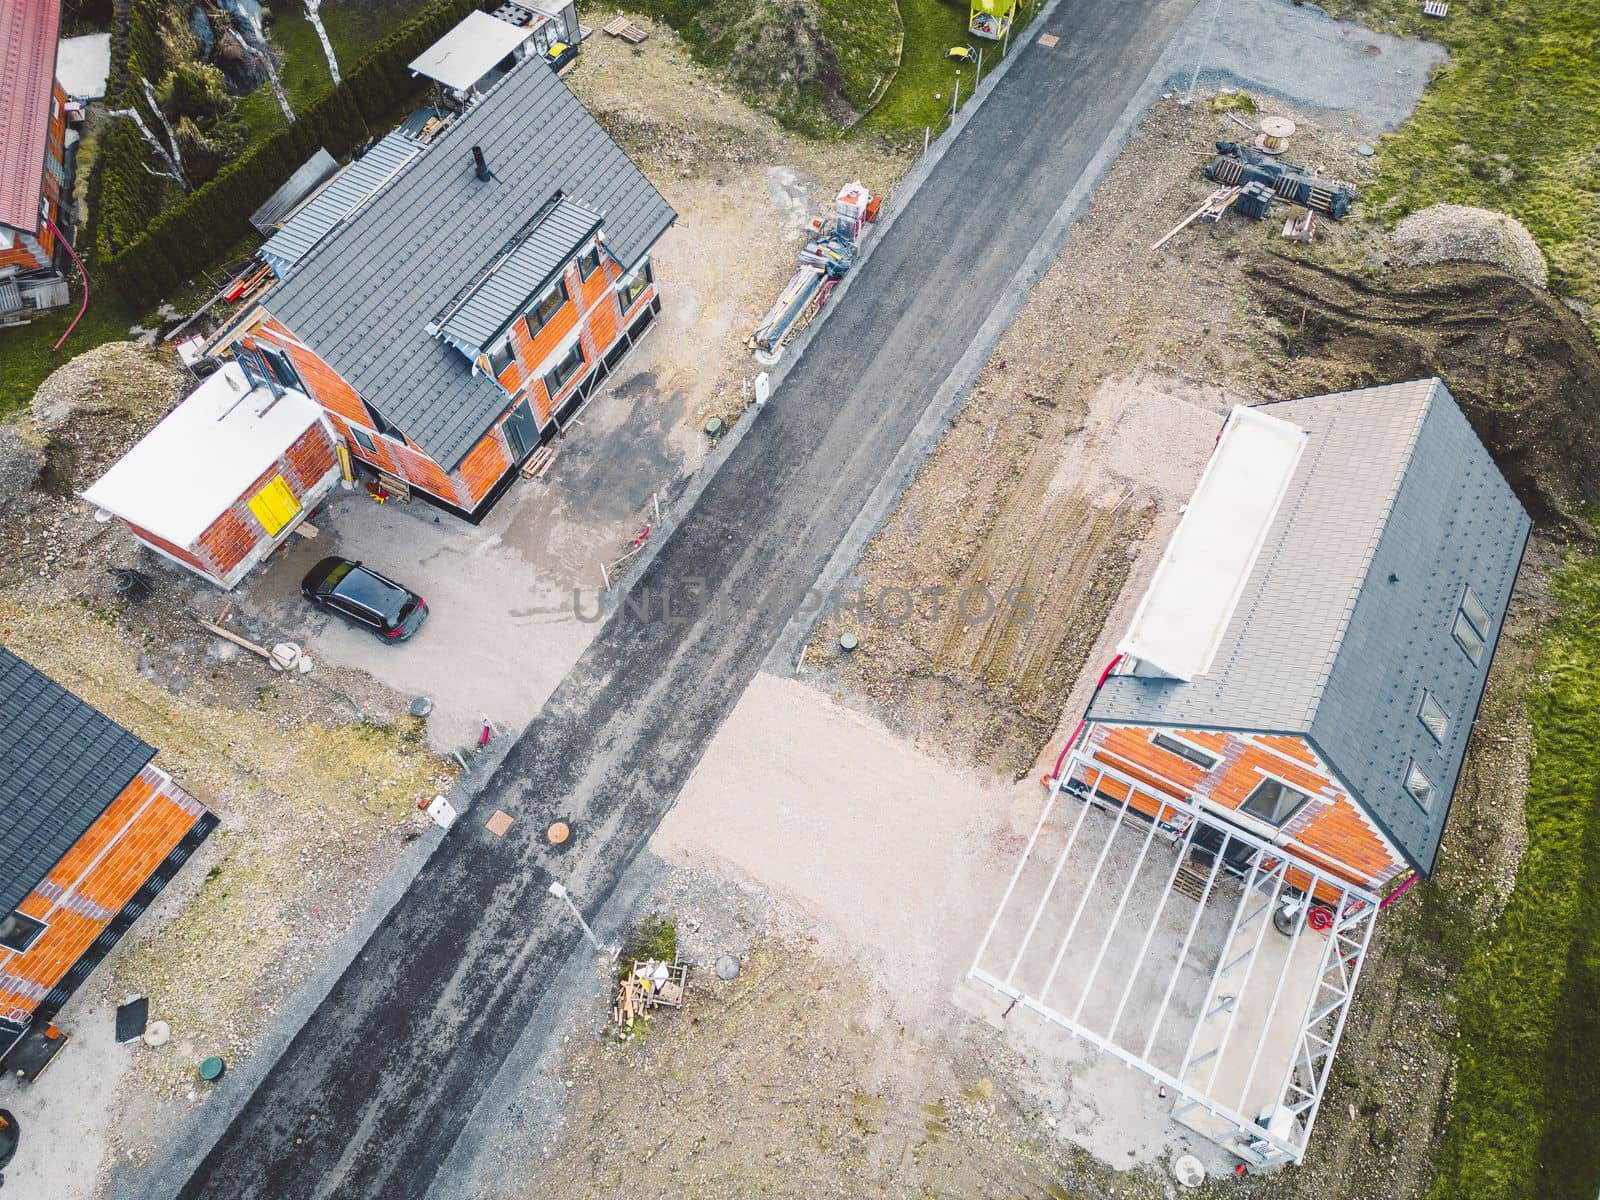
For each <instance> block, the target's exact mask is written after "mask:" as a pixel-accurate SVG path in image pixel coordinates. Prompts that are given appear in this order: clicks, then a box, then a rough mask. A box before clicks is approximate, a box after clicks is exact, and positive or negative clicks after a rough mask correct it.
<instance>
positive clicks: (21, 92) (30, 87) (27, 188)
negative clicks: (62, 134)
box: [0, 0, 61, 233]
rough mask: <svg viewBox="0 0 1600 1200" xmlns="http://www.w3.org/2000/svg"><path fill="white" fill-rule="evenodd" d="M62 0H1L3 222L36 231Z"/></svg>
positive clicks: (0, 202) (0, 197)
mask: <svg viewBox="0 0 1600 1200" xmlns="http://www.w3.org/2000/svg"><path fill="white" fill-rule="evenodd" d="M60 27H61V0H5V3H4V4H0V224H5V225H10V226H11V227H12V228H14V229H21V230H25V231H26V232H28V233H34V232H36V231H37V230H38V228H39V193H40V190H41V189H42V188H43V186H44V155H45V147H46V146H47V145H48V138H49V127H50V93H51V90H52V88H53V86H54V84H55V78H56V74H55V72H56V34H57V32H58V31H59V29H60Z"/></svg>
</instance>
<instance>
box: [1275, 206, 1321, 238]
mask: <svg viewBox="0 0 1600 1200" xmlns="http://www.w3.org/2000/svg"><path fill="white" fill-rule="evenodd" d="M1316 232H1317V214H1316V213H1314V212H1312V211H1311V210H1310V209H1309V208H1303V209H1301V210H1300V212H1299V213H1298V214H1290V216H1289V217H1288V219H1287V220H1285V221H1284V223H1283V236H1284V237H1286V238H1288V239H1289V240H1290V241H1292V242H1309V241H1310V240H1311V238H1312V236H1313V235H1314V234H1315V233H1316Z"/></svg>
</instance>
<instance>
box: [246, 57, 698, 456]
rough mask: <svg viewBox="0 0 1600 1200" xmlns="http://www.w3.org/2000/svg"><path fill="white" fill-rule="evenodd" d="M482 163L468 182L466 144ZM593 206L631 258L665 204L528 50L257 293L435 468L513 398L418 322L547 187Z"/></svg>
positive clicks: (511, 232)
mask: <svg viewBox="0 0 1600 1200" xmlns="http://www.w3.org/2000/svg"><path fill="white" fill-rule="evenodd" d="M473 146H481V147H482V148H483V151H484V154H485V156H486V158H487V159H488V165H489V169H490V171H491V172H492V177H491V179H490V180H489V181H488V182H484V181H481V180H479V179H478V178H477V175H476V173H475V171H474V168H473V160H472V147H473ZM558 191H559V192H561V193H563V194H564V195H566V196H569V197H571V198H573V199H574V200H577V201H581V202H582V203H583V204H585V205H586V206H588V207H589V208H591V209H593V210H594V211H596V212H599V213H601V214H602V215H603V217H604V220H605V239H606V245H607V246H608V248H609V249H610V251H611V253H612V254H614V255H615V256H616V258H617V259H618V260H619V261H621V262H623V263H625V264H628V265H630V266H631V265H632V264H634V263H635V262H637V261H638V260H639V259H641V258H642V257H643V256H644V255H645V253H646V252H647V251H648V250H649V249H650V247H651V246H652V245H653V244H654V243H655V241H656V239H657V238H659V237H660V236H661V234H662V233H664V232H665V231H666V230H667V227H668V226H670V225H671V224H672V222H673V220H674V219H675V216H676V214H674V213H673V211H672V208H671V207H670V206H669V205H668V204H667V202H666V200H664V199H663V198H662V196H661V194H660V193H659V192H657V191H656V189H655V188H654V187H652V186H651V184H650V181H649V180H647V179H646V178H645V177H644V175H643V174H642V173H641V172H640V171H639V169H638V167H636V166H634V165H633V163H632V162H631V161H630V160H629V159H628V156H627V155H626V154H625V153H623V151H622V148H621V147H619V146H618V145H617V144H616V143H615V142H613V141H612V140H611V138H610V137H609V136H608V135H607V134H606V132H605V130H604V129H602V128H601V127H600V124H599V122H597V121H596V120H595V119H594V117H593V116H591V115H590V113H589V111H588V110H587V109H586V108H584V106H583V104H582V103H581V102H580V101H579V100H578V98H577V97H576V96H574V95H573V94H572V93H571V92H570V91H568V90H567V85H566V84H564V83H563V82H561V80H560V79H559V78H558V77H557V76H556V73H555V72H554V71H552V70H551V69H550V68H549V66H548V65H547V64H546V63H545V62H544V61H543V60H542V59H538V58H531V59H528V60H527V61H525V62H524V63H522V64H521V65H519V66H518V67H516V68H515V69H514V70H512V71H511V72H510V73H509V74H507V75H506V76H505V77H504V78H502V79H501V80H500V81H499V82H498V83H496V84H495V85H494V86H493V87H492V88H490V89H489V91H488V93H487V94H486V95H485V96H484V98H483V99H482V100H479V101H478V102H477V103H476V104H473V105H472V106H471V107H470V108H468V109H467V111H466V112H465V113H464V114H462V116H460V117H459V118H457V119H456V120H455V121H454V122H453V123H451V124H450V125H449V126H447V127H446V128H445V130H444V132H443V133H441V134H440V135H439V136H438V137H437V138H436V139H435V140H434V142H433V143H432V144H431V145H430V146H429V147H428V148H427V149H426V150H425V151H424V152H423V154H422V155H421V156H420V157H419V158H418V159H417V160H416V161H415V162H413V163H412V164H411V166H410V167H409V168H407V169H406V170H404V171H403V172H402V173H401V174H400V175H399V176H398V177H396V178H395V179H394V180H393V181H392V182H391V183H389V184H388V185H387V186H386V187H385V188H384V189H383V190H382V191H381V192H380V193H379V194H378V195H377V196H376V197H374V200H373V202H372V203H371V204H369V205H367V206H366V207H365V208H363V209H362V210H361V211H359V212H358V213H356V214H355V215H354V216H353V217H352V218H351V219H350V220H349V221H347V222H346V223H345V224H344V225H343V226H342V227H340V228H339V229H337V230H336V231H334V232H333V233H332V234H330V235H329V236H328V237H327V238H325V239H324V240H323V242H322V243H321V244H320V245H319V246H317V247H316V249H315V252H314V253H311V254H309V255H307V257H306V258H304V259H303V260H302V261H301V263H300V265H299V266H298V267H297V268H296V269H295V271H294V273H293V274H292V275H291V276H290V277H289V278H288V279H286V280H284V281H283V282H282V283H279V284H278V285H277V286H276V287H274V288H273V289H272V291H270V292H268V293H267V295H266V296H265V297H264V298H263V301H262V306H263V307H264V308H266V309H267V310H268V311H269V312H270V313H271V314H272V315H273V316H274V317H276V318H277V319H278V320H279V321H281V322H282V323H283V324H284V325H285V326H286V327H287V328H288V329H289V330H290V331H291V332H293V333H294V335H295V336H296V337H298V338H299V339H300V340H301V341H303V342H305V343H306V345H308V346H309V347H310V348H311V349H312V350H314V351H315V352H316V353H317V354H318V355H320V356H321V357H322V358H323V359H324V360H325V361H326V362H327V363H328V364H329V365H330V366H332V367H333V368H334V370H336V371H338V372H339V374H340V375H341V376H343V377H344V379H345V381H346V382H348V383H349V384H350V385H351V386H352V387H353V388H355V390H356V391H357V392H358V393H359V394H360V396H361V398H362V399H363V400H365V401H366V402H367V403H368V404H370V405H371V406H372V407H373V408H375V409H376V410H377V411H378V412H379V413H381V414H382V416H383V418H384V419H385V420H386V421H387V422H388V423H389V424H391V425H393V426H394V427H396V428H397V429H399V430H401V431H402V432H403V433H404V434H405V435H406V436H407V437H408V438H410V439H411V440H412V441H413V442H415V443H416V444H417V445H418V446H419V447H421V449H422V451H423V452H424V453H425V454H427V455H428V456H429V457H430V458H432V459H433V460H434V461H435V462H437V463H439V464H440V465H441V466H443V467H444V468H445V469H446V470H452V469H454V468H455V467H456V466H458V465H459V464H460V462H461V460H462V459H463V458H464V457H465V456H466V454H467V452H468V451H469V450H471V448H472V447H473V446H474V445H475V444H476V443H477V442H478V440H479V439H480V438H481V437H482V436H483V434H484V432H486V431H487V430H488V428H489V427H490V425H492V424H493V423H494V421H495V420H496V419H497V418H498V417H499V415H500V414H501V413H503V412H504V411H505V410H506V408H507V407H508V406H509V404H510V398H509V397H508V396H507V395H506V394H505V392H504V391H503V390H502V389H501V388H500V386H499V384H497V383H495V382H494V381H493V380H492V379H490V378H488V377H487V376H485V375H482V374H475V373H474V372H473V370H472V364H471V363H470V362H468V360H467V359H466V357H465V356H464V355H462V354H461V352H460V351H458V350H456V349H454V348H453V347H451V346H450V345H449V344H447V343H445V342H443V341H441V340H439V339H438V338H435V337H433V336H432V335H430V334H429V333H428V328H427V327H428V324H429V323H430V322H431V321H432V320H433V319H434V318H435V317H436V316H437V315H438V314H439V313H440V311H441V310H442V309H443V308H444V307H445V305H446V304H447V303H448V302H449V300H450V299H451V298H452V297H454V296H456V295H457V294H458V293H459V292H460V291H461V290H462V288H463V287H465V286H467V285H468V284H469V283H470V282H471V281H472V280H473V279H475V278H477V277H478V276H479V275H480V274H481V273H482V272H483V270H484V268H485V267H486V266H488V265H490V264H491V263H492V261H493V260H494V258H495V256H496V255H497V254H498V252H499V251H500V250H501V249H502V247H504V246H505V245H506V244H507V243H508V242H509V241H510V240H511V239H512V238H513V237H514V236H515V235H516V233H517V231H518V230H520V229H522V228H523V226H524V225H525V224H526V222H527V221H528V219H529V217H531V216H532V215H533V214H534V213H535V212H536V211H537V210H538V209H539V207H540V206H541V205H543V204H544V203H546V202H547V201H548V200H550V199H551V198H552V197H553V196H554V195H555V194H556V193H557V192H558Z"/></svg>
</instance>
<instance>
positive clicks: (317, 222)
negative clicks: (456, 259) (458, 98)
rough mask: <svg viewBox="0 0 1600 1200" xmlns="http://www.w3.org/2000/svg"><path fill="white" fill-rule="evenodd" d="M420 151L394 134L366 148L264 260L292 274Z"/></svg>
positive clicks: (274, 241)
mask: <svg viewBox="0 0 1600 1200" xmlns="http://www.w3.org/2000/svg"><path fill="white" fill-rule="evenodd" d="M421 153H422V144H421V143H420V142H416V141H413V140H412V139H411V138H409V137H407V136H406V135H405V134H403V133H391V134H389V135H388V136H387V137H385V138H383V139H382V140H380V141H379V142H378V143H377V144H376V145H374V146H370V147H368V149H367V152H366V153H365V154H363V155H362V156H361V157H360V158H357V159H353V160H351V162H350V164H349V165H348V166H346V167H345V169H344V170H343V171H341V172H340V173H339V174H338V175H337V176H335V177H334V178H333V180H332V182H330V183H329V184H328V186H327V187H325V188H323V189H322V190H321V191H320V192H317V193H316V194H315V195H314V196H312V197H311V199H310V200H308V201H306V203H305V206H304V207H303V208H301V209H300V211H299V212H297V213H295V214H294V215H293V216H291V217H290V218H289V219H288V220H286V221H285V222H284V223H283V228H281V229H279V230H278V232H277V233H275V234H273V235H272V236H271V237H269V238H268V239H267V240H266V243H265V244H264V245H263V246H262V247H261V254H262V256H263V257H264V258H266V260H267V261H268V262H269V263H271V264H272V269H273V271H274V272H275V273H276V274H277V275H279V276H280V277H283V276H287V275H290V274H292V273H293V272H294V271H295V269H296V268H297V267H298V266H299V264H300V262H301V260H302V259H304V258H305V257H306V256H307V255H308V254H310V253H311V251H312V250H313V249H314V248H315V247H316V246H317V244H318V243H319V242H320V241H322V239H323V238H325V237H327V236H328V234H329V233H330V232H332V231H333V230H334V229H335V228H336V227H337V226H338V224H339V222H340V221H343V220H344V219H345V218H346V217H347V216H348V215H349V214H350V213H352V212H354V211H355V210H356V209H357V208H360V207H361V205H363V204H365V203H366V202H367V201H368V200H370V199H372V197H373V196H374V195H375V194H376V193H377V192H378V190H379V189H380V188H382V187H383V185H384V184H386V183H388V182H389V181H390V180H391V179H393V178H394V177H395V176H396V175H397V174H399V173H400V172H401V171H402V170H404V169H405V167H406V165H407V164H408V163H410V162H411V160H412V159H414V158H416V157H417V155H419V154H421ZM313 161H315V160H313ZM302 169H304V168H302Z"/></svg>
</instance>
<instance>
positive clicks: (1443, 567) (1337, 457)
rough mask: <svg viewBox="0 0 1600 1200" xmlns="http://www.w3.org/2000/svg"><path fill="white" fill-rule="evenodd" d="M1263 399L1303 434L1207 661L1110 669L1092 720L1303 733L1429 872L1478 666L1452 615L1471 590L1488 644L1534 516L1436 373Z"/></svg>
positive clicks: (1474, 700)
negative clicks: (1426, 792) (1418, 787)
mask: <svg viewBox="0 0 1600 1200" xmlns="http://www.w3.org/2000/svg"><path fill="white" fill-rule="evenodd" d="M1263 411H1265V412H1267V413H1269V414H1270V415H1272V416H1274V417H1280V418H1282V419H1284V420H1286V421H1289V422H1291V423H1292V424H1294V425H1298V426H1300V427H1301V428H1303V429H1305V430H1307V431H1308V433H1309V435H1310V437H1309V440H1308V443H1307V446H1306V450H1305V452H1304V454H1302V456H1301V459H1300V462H1299V465H1298V467H1297V468H1296V472H1295V475H1294V478H1293V479H1292V480H1291V482H1290V485H1289V490H1288V493H1287V494H1286V495H1285V496H1284V498H1283V502H1282V504H1281V505H1280V506H1279V509H1278V512H1277V515H1276V516H1275V517H1274V520H1273V524H1272V528H1271V530H1270V532H1269V534H1268V538H1267V542H1266V544H1265V545H1264V546H1263V548H1262V551H1261V554H1260V556H1259V557H1258V558H1257V560H1256V562H1255V565H1254V566H1253V568H1252V569H1251V572H1250V576H1249V578H1248V579H1247V580H1246V582H1245V585H1244V590H1243V592H1242V593H1241V595H1240V598H1239V603H1238V605H1237V607H1236V608H1235V609H1234V613H1233V617H1232V618H1231V620H1230V622H1229V625H1228V629H1227V631H1226V633H1225V634H1224V636H1223V640H1222V643H1221V645H1220V646H1219V647H1218V650H1217V654H1216V658H1215V660H1214V662H1213V665H1212V668H1211V670H1210V671H1209V672H1208V673H1207V674H1206V675H1203V676H1200V677H1198V678H1196V679H1193V680H1190V681H1189V682H1187V683H1184V682H1179V681H1176V680H1170V679H1159V678H1152V677H1148V676H1139V675H1119V676H1113V677H1111V678H1110V679H1108V680H1107V681H1106V684H1105V687H1104V688H1103V689H1102V690H1101V691H1100V693H1099V694H1098V695H1097V696H1096V697H1095V699H1094V701H1093V702H1092V703H1091V705H1090V710H1089V715H1090V717H1091V718H1092V719H1095V720H1103V721H1119V722H1137V723H1150V724H1161V725H1175V726H1188V727H1202V728H1203V727H1212V728H1225V729H1238V730H1257V731H1270V732H1279V733H1296V734H1301V735H1304V736H1306V737H1308V738H1309V739H1310V741H1311V742H1312V744H1313V745H1314V746H1315V747H1316V749H1317V751H1318V752H1319V753H1320V754H1321V755H1322V757H1323V759H1324V760H1325V761H1326V762H1327V763H1328V765H1329V766H1330V767H1331V768H1332V769H1333V770H1334V772H1335V773H1336V774H1337V775H1338V776H1339V778H1340V779H1341V780H1342V781H1343V782H1344V784H1345V785H1346V786H1348V787H1349V788H1350V790H1351V792H1352V793H1353V794H1354V795H1355V797H1356V798H1357V799H1359V800H1360V801H1361V803H1362V805H1363V806H1364V807H1365V808H1366V810H1367V812H1368V813H1369V814H1370V815H1371V816H1372V817H1373V819H1374V820H1375V821H1377V823H1378V824H1379V825H1380V826H1381V827H1382V828H1383V829H1384V831H1385V833H1386V834H1387V835H1388V836H1389V837H1390V839H1391V840H1392V841H1394V842H1395V843H1396V845H1397V846H1398V847H1399V848H1400V850H1401V851H1402V853H1404V854H1405V855H1406V857H1407V858H1408V859H1409V860H1410V861H1411V863H1412V864H1413V865H1414V866H1416V867H1417V868H1418V869H1420V870H1422V871H1423V872H1424V873H1426V872H1428V871H1431V869H1432V867H1433V862H1434V858H1435V856H1436V854H1437V852H1438V847H1439V839H1440V837H1441V836H1442V835H1443V832H1444V824H1445V818H1446V816H1447V815H1448V813H1449V807H1450V805H1449V801H1450V798H1451V796H1452V795H1453V794H1454V791H1455V786H1456V782H1457V780H1458V778H1459V777H1460V773H1461V764H1462V761H1463V759H1464V758H1465V756H1466V748H1467V736H1468V734H1469V733H1470V731H1471V727H1472V721H1473V717H1474V716H1475V715H1476V712H1477V707H1478V701H1479V698H1480V697H1481V696H1482V694H1483V686H1484V682H1485V680H1486V678H1487V675H1488V667H1489V656H1488V654H1485V655H1484V656H1483V660H1482V662H1481V664H1478V665H1475V664H1473V662H1472V661H1471V660H1470V659H1469V658H1468V657H1467V655H1466V654H1465V653H1464V652H1463V651H1462V649H1461V648H1460V647H1459V646H1458V645H1457V644H1456V642H1455V639H1454V637H1453V636H1452V633H1451V629H1452V626H1453V623H1454V618H1455V613H1456V609H1457V606H1458V605H1459V604H1460V602H1461V597H1462V591H1463V588H1465V587H1468V586H1470V587H1471V588H1472V591H1473V593H1474V594H1475V595H1476V596H1477V597H1478V599H1479V600H1480V601H1481V602H1482V603H1483V605H1484V607H1486V608H1487V609H1488V611H1489V614H1490V618H1491V622H1490V623H1491V629H1490V630H1489V637H1488V638H1487V643H1488V645H1489V646H1490V647H1493V646H1494V644H1495V640H1496V639H1497V638H1498V637H1499V635H1500V624H1501V621H1502V620H1503V618H1504V615H1505V610H1506V606H1507V605H1508V604H1509V603H1510V600H1511V589H1512V586H1513V584H1514V583H1515V582H1516V576H1517V569H1518V566H1519V565H1520V563H1521V561H1522V551H1523V547H1524V545H1525V543H1526V541H1527V536H1528V531H1529V528H1530V525H1531V523H1530V521H1529V520H1528V516H1527V514H1526V513H1525V512H1524V511H1523V509H1522V506H1521V505H1520V504H1519V503H1518V502H1517V499H1516V496H1515V495H1514V494H1513V493H1512V491H1511V488H1510V485H1509V484H1507V483H1506V481H1505V478H1504V477H1503V476H1502V475H1501V474H1500V471H1499V469H1498V468H1497V467H1496V466H1495V464H1494V460H1493V459H1491V458H1490V457H1489V452H1488V451H1487V450H1485V449H1484V447H1483V443H1482V442H1480V441H1479V440H1478V438H1477V435H1476V434H1474V433H1473V431H1472V427H1471V425H1469V424H1468V423H1467V419H1466V417H1465V416H1463V415H1462V413H1461V410H1460V408H1458V407H1457V405H1456V403H1455V400H1454V398H1453V397H1452V396H1451V395H1450V393H1449V391H1448V390H1447V389H1446V388H1445V386H1444V384H1443V383H1442V382H1440V381H1439V380H1437V379H1430V380H1420V381H1417V382H1413V383H1402V384H1392V385H1389V386H1386V387H1376V388H1366V389H1364V390H1361V391H1354V392H1338V393H1334V394H1332V395H1328V396H1312V397H1307V398H1305V399H1300V400H1287V401H1282V402H1279V403H1277V404H1272V405H1268V406H1266V407H1265V408H1264V410H1263ZM1424 690H1426V691H1428V692H1431V693H1432V694H1433V696H1434V697H1435V699H1436V700H1437V701H1438V702H1439V703H1440V704H1441V705H1442V706H1443V707H1444V709H1445V711H1446V713H1447V714H1448V715H1449V717H1450V724H1449V732H1448V734H1447V737H1446V739H1445V741H1444V744H1443V745H1440V744H1438V743H1436V742H1435V741H1434V740H1433V738H1432V737H1431V736H1430V735H1429V733H1428V731H1427V729H1426V727H1425V726H1424V725H1423V724H1422V722H1421V721H1420V720H1419V719H1418V718H1417V711H1418V707H1419V705H1420V704H1421V701H1422V693H1423V692H1424ZM1412 761H1415V762H1416V763H1417V765H1418V766H1419V767H1420V768H1421V769H1422V770H1423V772H1424V773H1425V774H1426V775H1427V776H1428V778H1429V779H1430V780H1431V781H1432V782H1433V783H1434V784H1435V785H1436V788H1437V796H1436V798H1435V800H1434V802H1433V804H1432V805H1431V806H1430V807H1429V808H1427V809H1424V808H1423V807H1422V806H1421V805H1420V804H1418V803H1417V802H1416V801H1415V800H1413V799H1412V798H1411V795H1410V794H1409V793H1408V792H1407V791H1406V790H1405V788H1404V784H1403V781H1404V777H1405V774H1406V771H1407V768H1408V765H1409V764H1410V763H1411V762H1412Z"/></svg>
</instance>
